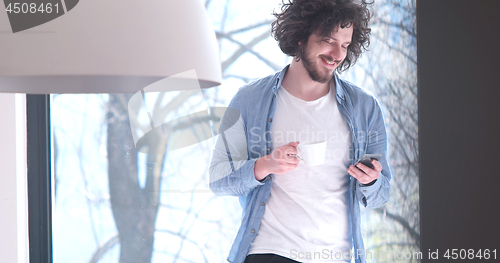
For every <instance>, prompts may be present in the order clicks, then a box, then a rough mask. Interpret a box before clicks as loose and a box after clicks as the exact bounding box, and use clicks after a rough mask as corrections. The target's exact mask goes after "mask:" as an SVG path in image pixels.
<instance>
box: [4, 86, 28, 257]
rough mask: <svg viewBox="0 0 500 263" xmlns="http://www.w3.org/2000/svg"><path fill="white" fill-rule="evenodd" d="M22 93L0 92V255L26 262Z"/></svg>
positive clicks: (25, 191)
mask: <svg viewBox="0 0 500 263" xmlns="http://www.w3.org/2000/svg"><path fill="white" fill-rule="evenodd" d="M25 105H26V104H25V95H24V94H17V95H16V94H5V93H0V255H1V258H2V260H1V261H2V262H5V263H15V262H21V263H24V262H28V238H27V232H28V231H27V227H28V226H27V221H28V220H27V214H28V213H27V189H26V143H25V142H26V126H25V124H26V106H25Z"/></svg>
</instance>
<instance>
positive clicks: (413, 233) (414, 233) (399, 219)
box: [374, 208, 420, 247]
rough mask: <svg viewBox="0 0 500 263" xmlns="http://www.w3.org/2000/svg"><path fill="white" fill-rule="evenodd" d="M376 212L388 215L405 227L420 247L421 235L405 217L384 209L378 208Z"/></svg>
mask: <svg viewBox="0 0 500 263" xmlns="http://www.w3.org/2000/svg"><path fill="white" fill-rule="evenodd" d="M374 211H376V212H378V213H380V214H382V215H386V216H387V217H389V218H390V219H392V220H394V221H396V222H398V223H399V224H400V225H401V226H402V227H403V229H405V230H406V231H407V232H408V233H409V234H410V236H411V237H412V238H413V240H414V241H415V244H416V245H417V246H418V247H420V234H419V233H418V232H417V231H415V229H413V227H411V226H410V224H409V223H408V222H407V221H406V220H405V219H404V218H403V217H401V216H399V215H395V214H392V213H391V212H389V211H387V210H385V209H384V208H377V209H374Z"/></svg>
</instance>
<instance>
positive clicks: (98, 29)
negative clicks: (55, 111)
mask: <svg viewBox="0 0 500 263" xmlns="http://www.w3.org/2000/svg"><path fill="white" fill-rule="evenodd" d="M4 10H5V9H3V10H0V91H1V92H19V93H29V94H47V93H135V92H137V91H139V90H141V89H142V88H144V87H146V86H148V85H149V84H152V83H154V82H156V81H158V80H160V79H163V78H166V77H169V76H173V75H176V74H178V73H181V72H185V71H189V70H193V69H194V70H195V71H196V75H197V77H198V80H199V82H200V86H201V87H202V88H207V87H211V86H216V85H218V84H220V82H221V66H220V61H219V51H218V45H217V40H216V37H215V33H214V31H213V29H212V25H211V23H210V21H209V19H208V15H207V13H206V11H205V8H204V6H203V3H202V1H201V0H149V1H139V0H105V1H103V0H85V1H79V2H78V4H77V5H76V6H75V7H74V8H73V9H71V10H70V11H68V12H67V13H66V14H64V15H62V16H60V17H58V18H56V19H54V20H52V21H49V22H46V23H45V24H42V25H39V26H36V27H34V28H31V29H27V30H24V31H20V32H17V33H12V29H11V27H10V24H9V20H8V17H7V13H6V12H5V11H4ZM179 89H182V87H180V88H179Z"/></svg>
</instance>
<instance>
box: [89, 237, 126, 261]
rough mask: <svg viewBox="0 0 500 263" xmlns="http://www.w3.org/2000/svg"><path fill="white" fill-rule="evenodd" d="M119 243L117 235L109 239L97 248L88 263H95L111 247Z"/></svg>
mask: <svg viewBox="0 0 500 263" xmlns="http://www.w3.org/2000/svg"><path fill="white" fill-rule="evenodd" d="M119 242H120V238H119V237H118V235H115V236H113V237H111V238H110V239H109V240H108V241H106V242H105V243H104V244H102V245H101V246H99V248H98V249H97V250H96V251H95V252H94V254H93V255H92V258H91V259H90V261H89V263H97V262H98V261H99V259H101V258H102V256H104V254H106V252H107V251H108V250H109V249H111V248H112V247H113V246H115V245H116V244H118V243H119Z"/></svg>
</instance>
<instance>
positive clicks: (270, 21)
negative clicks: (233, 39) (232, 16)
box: [225, 20, 273, 35]
mask: <svg viewBox="0 0 500 263" xmlns="http://www.w3.org/2000/svg"><path fill="white" fill-rule="evenodd" d="M272 22H273V20H266V21H262V22H260V23H257V24H254V25H250V26H246V27H242V28H240V29H236V30H232V31H229V32H225V34H226V35H234V34H238V33H242V32H245V31H248V30H252V29H255V28H258V27H261V26H264V25H270V24H271V23H272Z"/></svg>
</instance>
